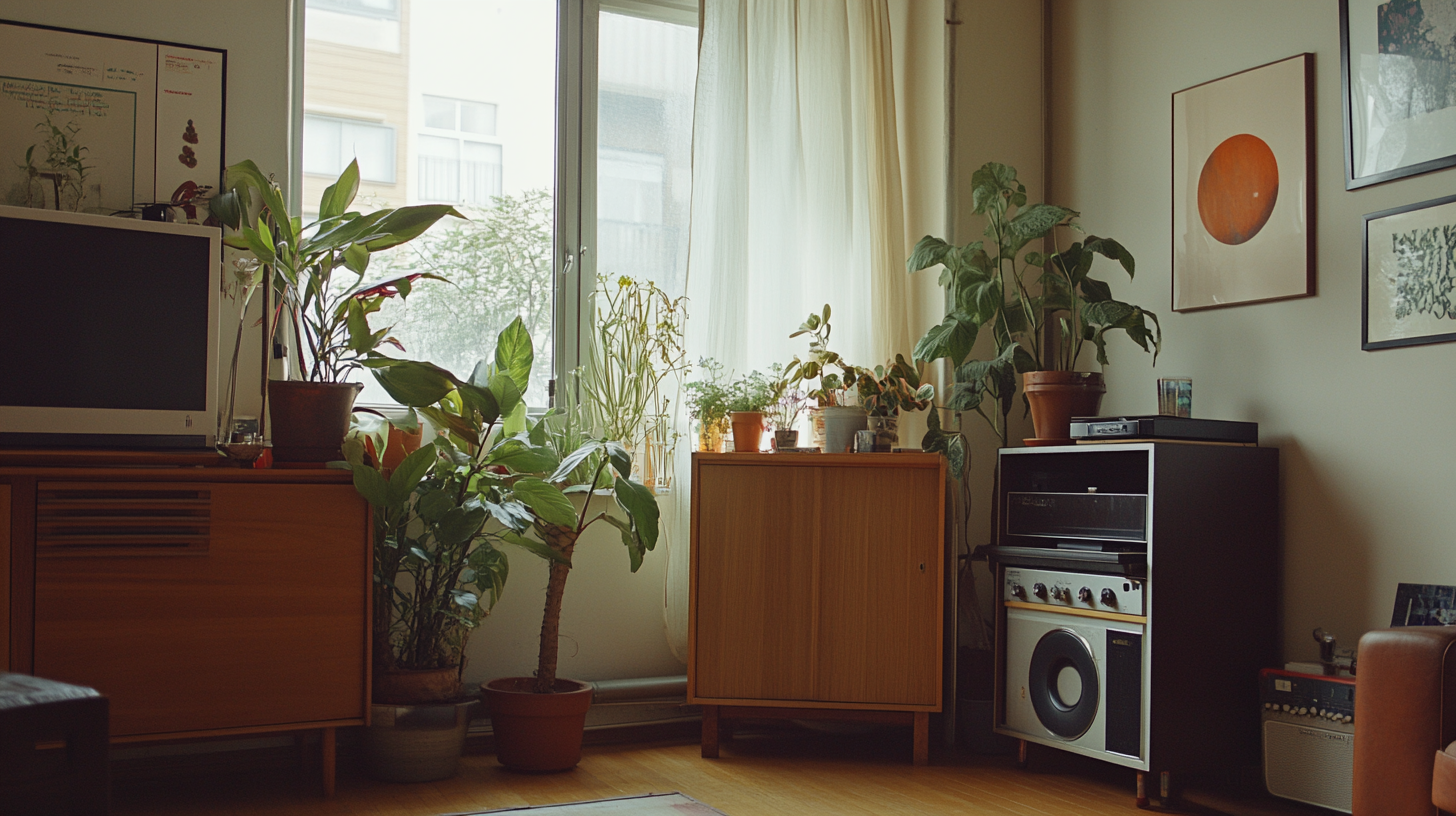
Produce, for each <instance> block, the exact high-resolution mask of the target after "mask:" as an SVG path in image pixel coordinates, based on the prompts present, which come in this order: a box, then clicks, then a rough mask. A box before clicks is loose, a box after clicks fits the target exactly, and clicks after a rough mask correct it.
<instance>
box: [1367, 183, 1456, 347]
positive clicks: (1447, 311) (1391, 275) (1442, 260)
mask: <svg viewBox="0 0 1456 816" xmlns="http://www.w3.org/2000/svg"><path fill="white" fill-rule="evenodd" d="M1361 266H1362V273H1363V274H1362V278H1363V279H1364V296H1363V300H1364V307H1365V308H1364V311H1365V314H1364V320H1363V328H1364V333H1363V335H1362V336H1361V342H1360V348H1362V349H1365V350H1366V351H1373V350H1375V349H1383V348H1396V347H1399V346H1419V345H1425V344H1426V343H1448V342H1450V341H1452V340H1456V196H1447V197H1445V198H1437V199H1433V200H1431V201H1422V202H1420V203H1418V204H1407V205H1405V206H1404V207H1395V208H1394V209H1389V210H1382V211H1381V212H1377V213H1371V214H1370V215H1367V216H1365V258H1364V262H1363V263H1362V264H1361Z"/></svg>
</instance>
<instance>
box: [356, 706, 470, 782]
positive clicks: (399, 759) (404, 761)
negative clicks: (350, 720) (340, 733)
mask: <svg viewBox="0 0 1456 816" xmlns="http://www.w3.org/2000/svg"><path fill="white" fill-rule="evenodd" d="M479 707H480V701H479V700H466V701H463V702H456V703H431V704H429V705H405V706H392V705H374V706H370V709H369V727H368V728H366V729H364V735H365V740H364V755H365V757H366V758H367V759H368V761H369V775H370V776H372V777H374V778H375V779H383V780H385V781H386V782H433V781H434V780H436V779H448V778H449V777H452V776H454V775H455V774H456V772H457V771H459V770H460V752H461V750H462V749H463V748H464V747H465V734H466V732H468V731H469V729H470V719H471V716H472V715H473V714H474V713H475V711H476V709H478V708H479Z"/></svg>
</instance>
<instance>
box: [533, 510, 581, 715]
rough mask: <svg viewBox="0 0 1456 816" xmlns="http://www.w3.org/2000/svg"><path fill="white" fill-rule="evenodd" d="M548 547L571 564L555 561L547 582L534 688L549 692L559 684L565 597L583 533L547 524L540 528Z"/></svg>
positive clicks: (543, 692) (552, 563)
mask: <svg viewBox="0 0 1456 816" xmlns="http://www.w3.org/2000/svg"><path fill="white" fill-rule="evenodd" d="M538 529H539V530H540V532H541V537H542V539H544V540H545V542H546V546H548V547H550V548H551V549H553V550H555V551H556V552H558V553H560V554H561V555H562V556H563V557H565V558H566V561H567V563H562V562H560V561H555V560H553V561H552V562H551V578H550V580H549V581H548V582H547V584H546V609H545V611H544V612H543V613H542V615H541V650H540V655H539V657H538V660H537V663H536V682H535V685H534V686H533V687H532V689H531V690H532V691H534V692H536V693H537V694H549V693H550V692H551V691H553V690H554V688H555V686H556V662H557V643H558V641H559V640H560V639H561V599H562V597H563V596H564V595H565V593H566V578H567V576H569V575H570V574H571V563H570V561H571V554H572V552H573V551H575V550H576V539H577V537H578V536H579V535H580V533H578V532H577V531H575V530H573V529H571V528H569V527H561V526H559V525H555V524H545V525H541V526H540V527H539V528H538Z"/></svg>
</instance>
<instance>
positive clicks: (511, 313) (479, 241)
mask: <svg viewBox="0 0 1456 816" xmlns="http://www.w3.org/2000/svg"><path fill="white" fill-rule="evenodd" d="M465 214H466V215H468V216H469V218H470V220H461V219H454V218H452V219H446V220H444V221H443V222H441V223H440V224H438V225H437V226H436V227H435V228H434V229H431V230H430V231H429V232H427V233H425V234H424V235H422V236H420V237H419V238H418V239H416V240H414V241H412V242H410V243H409V244H407V245H405V246H403V247H400V248H398V249H396V250H391V251H388V252H382V253H379V254H377V255H376V256H375V257H374V260H373V262H372V266H373V267H374V268H376V269H377V270H378V271H377V272H376V273H375V274H376V275H379V276H388V277H408V276H410V275H425V274H429V275H437V276H439V277H441V278H445V279H447V280H449V281H450V284H451V285H449V286H425V287H420V289H419V290H418V291H415V292H412V293H410V297H409V299H408V301H404V300H391V301H389V302H386V303H385V304H384V307H383V308H382V309H381V311H380V315H381V318H382V319H383V320H384V321H386V322H388V323H390V324H392V325H393V326H394V327H395V330H396V332H397V334H398V335H399V336H400V337H402V338H407V341H408V344H409V350H410V356H412V357H414V358H415V359H419V360H431V361H433V362H435V363H436V364H438V365H440V366H442V367H444V368H446V369H449V370H451V371H469V370H470V368H471V366H473V365H475V362H476V361H477V360H479V359H480V345H481V344H480V338H482V337H493V336H495V335H496V334H497V333H499V332H500V330H501V329H502V328H504V327H505V326H507V325H508V324H510V323H511V322H512V321H513V320H515V319H516V318H517V317H519V318H521V321H522V323H523V325H524V327H525V330H526V331H527V332H528V333H529V334H530V335H531V336H532V337H550V336H551V308H552V302H553V300H552V298H553V291H552V280H553V275H552V240H551V219H552V200H551V194H550V192H548V191H546V190H528V191H525V192H523V193H520V194H519V195H514V196H499V197H497V198H495V199H493V200H492V203H491V207H490V208H488V209H483V210H466V211H465ZM550 351H551V347H550V344H544V345H543V347H542V348H540V349H538V350H537V355H536V357H537V359H536V360H535V363H536V364H537V365H539V366H541V370H543V371H546V370H550V367H551V365H550V364H551V360H550ZM542 382H544V380H542V381H538V382H537V383H536V387H537V389H538V391H537V392H533V395H532V398H531V402H532V403H533V404H536V405H542V404H545V402H546V394H545V392H544V389H543V388H542ZM558 393H559V389H558Z"/></svg>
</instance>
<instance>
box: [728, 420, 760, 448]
mask: <svg viewBox="0 0 1456 816" xmlns="http://www.w3.org/2000/svg"><path fill="white" fill-rule="evenodd" d="M728 417H729V420H730V421H731V422H732V423H733V452H734V453H758V451H759V448H761V447H762V446H763V412H762V411H734V412H733V413H731V414H729V415H728Z"/></svg>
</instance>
